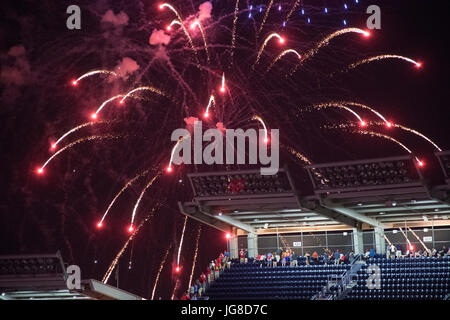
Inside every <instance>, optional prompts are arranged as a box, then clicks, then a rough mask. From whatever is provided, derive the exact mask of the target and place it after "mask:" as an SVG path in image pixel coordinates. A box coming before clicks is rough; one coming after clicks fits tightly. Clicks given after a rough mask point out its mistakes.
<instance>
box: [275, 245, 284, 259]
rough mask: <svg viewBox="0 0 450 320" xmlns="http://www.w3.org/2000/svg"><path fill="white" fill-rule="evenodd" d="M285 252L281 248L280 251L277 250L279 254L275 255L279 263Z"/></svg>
mask: <svg viewBox="0 0 450 320" xmlns="http://www.w3.org/2000/svg"><path fill="white" fill-rule="evenodd" d="M282 252H283V249H282V248H281V247H280V248H279V249H277V252H276V254H275V258H277V262H280V261H281V253H282Z"/></svg>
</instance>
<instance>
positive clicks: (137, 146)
mask: <svg viewBox="0 0 450 320" xmlns="http://www.w3.org/2000/svg"><path fill="white" fill-rule="evenodd" d="M202 2H203V1H184V0H183V1H173V2H172V3H173V4H174V5H176V6H177V8H179V10H180V12H181V13H182V14H183V17H189V16H190V15H192V14H195V13H196V12H197V11H198V6H199V5H200V4H201V3H202ZM245 2H246V1H241V9H244V7H246V5H245ZM267 2H268V1H250V2H249V3H252V4H253V5H254V6H255V7H256V6H257V5H258V4H260V3H267ZM293 2H294V1H281V3H282V6H283V10H284V11H283V12H284V14H286V11H287V10H288V8H290V7H291V5H292V3H293ZM344 2H345V1H305V2H304V7H305V8H306V9H307V12H308V14H309V12H313V13H311V14H310V15H309V16H310V17H311V19H312V22H311V24H309V25H308V24H306V23H305V17H302V16H301V15H300V13H299V9H297V10H296V12H295V13H294V15H293V17H292V18H291V22H289V23H288V25H287V27H286V28H284V29H283V28H281V23H282V19H281V18H280V16H283V14H281V15H280V14H279V13H278V12H277V11H276V10H275V9H273V13H271V14H270V15H269V19H268V21H267V24H266V27H265V28H264V29H263V33H262V34H268V33H270V32H272V31H276V32H280V33H281V32H282V33H283V34H284V35H286V38H287V39H288V47H292V48H296V49H298V50H299V51H302V52H303V51H306V50H308V49H309V48H311V47H312V46H313V45H314V44H315V43H317V42H318V41H320V39H322V38H323V37H324V36H325V35H327V34H329V33H331V32H333V31H335V30H337V29H340V28H342V27H343V25H342V19H343V18H345V19H346V20H347V21H348V24H349V25H348V26H351V27H361V28H365V26H364V21H365V19H366V18H367V15H366V14H365V8H367V6H368V5H371V4H378V5H379V6H380V7H381V30H373V31H372V35H371V37H370V38H369V39H361V37H360V36H355V35H345V36H342V37H339V38H336V39H333V40H332V41H331V42H330V44H329V45H328V46H326V47H324V48H323V49H321V50H320V51H319V52H318V53H317V55H316V56H314V57H313V58H311V59H310V61H309V62H308V64H305V66H304V68H303V67H302V68H301V70H300V71H299V72H297V73H296V74H295V75H294V76H292V77H287V76H285V75H286V74H287V73H288V71H289V70H290V66H292V63H293V62H294V60H293V59H291V58H287V59H285V60H283V61H281V62H279V63H278V64H277V65H276V67H275V68H274V69H273V70H271V71H270V72H269V73H265V69H264V67H263V66H258V68H257V71H255V72H251V71H250V69H249V66H250V65H251V64H252V62H253V60H254V58H255V56H256V52H257V50H258V48H259V46H260V43H261V41H262V40H261V37H260V38H259V40H258V41H256V39H255V25H254V24H253V22H252V21H255V22H256V27H258V26H259V23H260V21H261V14H260V15H256V18H255V20H253V19H248V18H247V15H248V13H247V12H245V13H241V14H240V15H239V20H238V28H237V34H238V36H237V44H236V52H235V56H234V59H235V60H234V65H233V67H231V65H230V51H229V50H230V49H229V44H230V39H231V36H230V32H231V31H230V30H231V27H232V14H233V10H234V3H235V2H234V1H219V0H215V1H212V4H213V11H212V17H211V18H209V19H207V20H205V22H204V26H205V27H206V34H207V37H208V41H209V44H210V52H211V60H212V63H211V65H208V66H207V68H206V67H205V69H202V71H201V72H199V71H198V69H197V67H196V65H195V63H194V62H193V61H194V58H193V55H192V52H191V51H190V50H189V47H188V46H187V44H186V40H185V38H184V37H183V35H182V33H181V32H177V33H176V34H174V35H172V38H171V40H170V44H168V45H150V44H149V37H150V35H151V34H152V32H153V31H154V30H156V29H163V28H164V27H165V26H166V25H167V24H168V23H169V22H170V21H171V20H172V19H173V15H171V14H170V13H169V12H167V11H164V12H160V11H159V10H158V9H157V3H159V2H156V1H138V0H131V1H125V0H123V1H112V0H110V1H108V0H101V1H39V2H36V1H22V0H20V1H10V0H6V1H2V2H1V4H0V12H1V13H0V23H1V28H0V65H1V70H0V99H1V100H0V101H1V105H0V120H1V124H2V125H1V127H0V132H1V140H0V143H1V147H2V151H3V152H2V157H1V165H2V170H1V177H2V181H3V183H2V185H1V187H0V188H1V194H2V196H1V197H0V254H27V253H53V252H55V251H56V250H60V251H61V252H62V254H63V257H64V260H65V261H66V262H68V263H70V264H78V265H80V266H81V268H82V277H83V278H85V279H87V278H96V279H101V278H102V277H103V274H104V273H105V271H106V269H107V268H108V266H109V264H110V263H111V261H112V259H113V258H114V257H115V255H116V254H117V252H118V251H119V250H120V248H121V247H122V245H123V243H124V242H125V241H126V239H127V238H128V236H129V235H128V234H127V232H126V226H128V225H129V223H130V222H129V220H130V214H131V211H132V209H133V206H134V203H135V201H136V199H137V198H138V197H139V195H140V193H141V191H142V188H143V187H144V186H145V184H146V183H147V181H148V180H149V178H151V175H148V176H146V177H145V178H142V179H140V180H139V181H138V183H136V184H134V185H133V186H132V187H131V188H130V189H129V190H128V191H127V192H125V193H124V194H123V196H122V197H121V198H120V200H118V201H117V203H116V205H115V206H114V208H113V210H111V215H110V216H109V218H108V220H106V223H105V227H104V228H103V229H102V230H101V231H98V230H96V228H95V224H96V222H97V221H98V219H99V217H101V215H102V214H103V212H104V210H105V209H106V207H107V206H108V204H109V203H110V201H111V200H112V199H113V197H114V196H115V195H116V194H117V192H118V191H119V190H120V189H121V188H122V187H123V186H124V185H125V183H127V181H129V180H130V179H131V178H133V177H134V176H135V175H136V174H138V173H139V172H142V171H143V170H146V169H150V170H151V171H152V172H156V171H157V170H158V169H157V168H164V166H165V165H166V164H167V161H168V157H169V155H170V149H171V147H172V146H173V142H170V133H171V131H172V130H174V129H175V128H179V127H184V126H185V125H186V120H184V119H185V118H188V117H190V116H193V117H198V116H199V115H200V114H201V113H202V109H203V108H204V105H205V101H206V102H207V101H208V97H209V95H210V92H211V90H214V89H216V87H217V84H218V83H219V82H218V81H220V76H221V74H222V72H225V73H226V75H227V79H229V83H230V84H229V89H230V90H229V94H230V98H229V99H230V100H228V101H226V102H221V103H219V106H217V108H216V109H214V110H213V112H215V116H217V119H216V122H219V121H220V122H223V124H224V125H225V127H227V128H228V127H230V128H231V127H237V126H240V127H242V128H248V127H251V126H253V127H255V123H252V122H251V121H249V120H248V119H249V118H251V115H252V114H255V113H256V114H259V115H261V117H262V118H263V119H265V120H266V122H267V123H268V124H269V127H271V128H280V136H281V143H283V144H285V145H291V146H293V147H294V148H296V149H297V150H299V151H300V152H302V153H303V154H305V155H307V156H308V158H310V159H311V161H312V162H316V163H320V162H331V161H340V160H354V159H365V158H371V157H389V156H396V155H403V154H405V151H404V150H403V149H401V148H399V147H398V146H397V145H395V144H392V143H391V142H388V141H386V140H384V139H379V138H370V137H367V136H363V135H358V134H352V133H349V132H343V131H340V130H336V129H325V128H323V126H324V125H330V124H339V123H345V122H349V121H353V118H352V117H351V115H350V116H349V115H348V114H343V113H342V111H335V110H326V111H311V110H308V111H305V110H304V111H301V112H299V111H298V107H299V106H307V105H310V104H312V103H317V102H321V101H329V100H333V99H334V100H337V99H340V100H355V101H359V102H362V103H366V104H367V105H370V106H372V107H374V108H375V109H377V110H378V111H379V112H381V113H382V114H384V115H385V116H386V117H387V118H388V119H389V120H392V121H393V122H396V123H401V124H403V125H405V126H408V127H410V128H414V129H416V130H418V131H420V132H422V133H424V134H425V135H427V136H428V137H430V138H431V139H433V140H434V141H435V142H437V144H438V145H440V146H441V148H443V149H444V150H446V149H448V143H449V141H448V124H449V120H450V117H449V111H448V110H447V108H448V101H449V90H448V88H449V76H448V71H449V64H448V49H447V47H448V36H447V31H448V26H447V23H448V18H447V13H448V12H449V9H450V8H449V2H448V1H445V0H439V1H432V2H431V1H429V2H426V1H416V0H414V1H406V0H401V1H399V0H395V1H365V0H360V1H359V4H358V5H355V3H354V1H350V0H349V1H347V3H348V4H349V7H350V8H349V10H348V12H344V11H343V10H342V6H343V3H344ZM276 3H277V4H278V2H276ZM71 4H78V5H79V6H80V7H81V10H82V29H81V30H73V31H71V30H68V29H67V28H66V19H67V16H68V15H67V14H66V8H67V6H69V5H71ZM325 7H328V8H330V13H329V14H328V15H327V16H325V15H324V14H323V13H320V11H321V10H322V11H323V8H325ZM333 8H335V9H333ZM108 10H112V15H110V17H114V19H115V20H114V23H113V22H108V21H106V22H105V21H104V22H101V20H102V18H104V17H105V15H106V13H107V12H108ZM308 10H310V11H308ZM120 12H123V13H124V14H125V15H126V17H127V18H126V19H124V16H123V15H122V16H121V15H120V14H119V13H120ZM308 14H307V15H308ZM226 15H228V16H227V17H225V18H223V19H222V20H220V21H219V22H218V19H219V17H224V16H226ZM194 41H195V44H196V46H197V47H199V48H201V46H202V41H201V37H199V36H197V37H195V38H194ZM214 45H217V46H214ZM225 45H226V46H225ZM278 52H279V51H277V48H276V46H274V45H271V46H268V48H267V50H266V52H265V54H264V55H263V56H262V59H261V63H260V64H261V65H268V64H269V63H270V61H271V60H270V57H272V58H273V57H275V55H276V54H278ZM384 53H391V54H398V55H404V56H407V57H411V58H412V59H414V60H418V61H420V62H422V63H423V67H422V68H421V69H416V68H415V67H414V66H413V65H411V64H409V63H406V62H404V61H398V60H395V61H393V60H384V61H378V62H373V63H370V64H366V65H362V66H360V67H358V68H357V69H355V70H353V71H350V72H347V73H342V72H339V71H340V70H342V69H343V68H344V67H345V66H346V65H348V64H349V63H352V62H355V61H357V60H360V59H362V58H365V57H369V56H373V55H378V54H384ZM165 55H166V56H165ZM167 56H169V57H170V62H171V65H170V64H169V63H168V62H167V61H168V60H167V59H166V58H167ZM124 57H129V58H131V59H132V60H133V61H135V62H136V64H137V65H138V68H137V70H135V71H130V72H129V73H125V74H124V76H123V77H122V78H121V79H119V80H117V81H114V80H110V79H108V78H107V77H104V76H100V77H92V78H89V79H85V80H83V82H80V84H79V86H77V88H73V87H72V86H71V85H70V81H71V80H72V79H74V78H76V77H78V76H80V75H82V74H83V73H85V72H87V71H90V70H94V69H97V68H100V69H108V70H112V69H114V68H117V67H118V66H119V65H121V66H122V67H123V68H127V67H129V65H128V64H126V63H125V62H124V60H123V58H124ZM199 60H200V61H201V64H202V66H206V63H205V53H204V52H203V50H201V51H199ZM171 68H173V69H175V70H176V71H177V74H178V75H177V76H174V73H173V70H172V69H171ZM333 72H337V74H336V75H334V76H333V77H330V73H333ZM181 78H182V79H184V80H185V81H186V83H188V84H189V86H190V87H191V90H192V91H193V92H194V93H195V94H191V93H190V92H189V90H188V89H187V87H186V86H184V85H183V84H181V80H180V79H181ZM147 83H152V84H153V85H154V86H156V87H158V88H162V89H163V90H166V91H168V92H170V94H171V95H172V96H173V97H174V98H175V99H176V102H173V101H170V99H168V98H165V97H160V96H151V95H147V94H143V95H142V97H140V99H136V100H130V101H129V102H128V101H127V106H126V107H125V108H122V109H121V108H118V107H116V106H113V107H111V108H109V109H106V110H105V112H104V114H102V116H103V117H104V118H105V120H106V119H107V120H114V121H111V122H108V123H104V124H98V125H96V126H92V127H90V128H88V129H86V130H85V131H82V130H80V132H78V133H77V134H76V135H74V137H71V138H70V139H68V141H69V140H70V141H74V140H76V139H78V138H81V137H85V136H89V135H104V134H107V133H108V134H111V135H113V136H117V137H118V138H116V139H110V140H105V141H101V142H92V143H83V144H80V145H79V146H76V147H74V148H73V149H71V150H70V151H68V152H66V153H64V154H61V156H60V157H58V158H57V159H55V160H54V161H53V162H51V164H50V165H49V167H48V168H46V171H45V174H44V175H42V176H37V175H36V174H35V170H36V167H37V166H39V165H41V164H42V163H43V162H44V161H45V160H46V159H47V158H48V157H49V155H50V154H51V152H50V151H49V145H50V143H51V142H52V141H54V139H55V138H57V137H59V136H60V135H61V134H62V133H63V132H65V131H66V130H69V129H70V128H73V127H74V126H76V125H78V124H81V123H84V122H86V121H89V114H90V112H92V111H93V110H95V108H97V107H98V106H99V105H100V104H101V102H103V101H104V100H106V99H107V98H109V97H111V96H113V95H116V94H118V93H121V92H126V91H127V90H129V89H130V88H134V87H137V86H140V85H146V84H147ZM194 96H195V97H194ZM231 96H232V97H231ZM231 100H232V102H230V101H231ZM102 120H103V119H102ZM212 127H215V124H212ZM381 132H384V133H387V132H386V131H383V129H381ZM393 136H395V138H397V139H399V140H400V141H402V142H403V143H405V145H408V146H409V147H410V148H411V149H412V150H413V151H414V153H415V154H416V155H417V156H418V157H419V158H421V159H424V161H425V162H426V164H427V165H426V167H425V168H424V169H423V170H424V174H425V176H426V178H427V179H428V180H430V181H433V182H442V181H441V179H442V177H441V174H440V172H439V168H438V167H437V162H436V160H435V159H434V156H433V152H434V150H433V148H432V146H430V145H429V144H428V143H426V142H424V141H423V140H421V139H420V138H418V137H414V136H411V135H410V134H405V133H401V132H398V131H396V132H395V134H393ZM284 164H286V165H288V167H289V168H290V169H291V171H293V172H295V174H294V176H295V180H296V186H297V187H298V188H299V189H300V190H301V191H302V192H304V193H309V192H311V186H310V185H309V180H308V177H307V175H306V174H305V172H304V171H303V170H301V169H300V170H297V168H299V167H300V166H301V165H302V163H301V162H300V161H299V160H298V159H294V158H293V157H292V156H291V155H289V154H288V153H286V152H283V151H281V165H284ZM213 169H223V168H220V166H213V167H212V168H211V167H205V166H186V165H185V166H181V167H179V168H175V170H174V171H175V172H174V173H173V174H172V175H171V176H166V175H163V176H162V178H160V179H158V180H157V181H156V182H155V184H154V186H152V187H151V188H149V190H148V192H147V193H146V194H145V197H144V198H143V201H142V204H141V206H140V209H139V211H138V215H137V223H136V224H138V223H139V222H140V221H141V220H142V219H143V218H144V217H145V216H147V215H148V214H149V213H150V212H151V210H152V208H157V210H156V211H155V214H154V217H153V218H151V219H150V220H149V221H148V222H147V223H146V224H145V225H144V227H143V229H142V230H141V231H140V233H139V234H138V235H137V237H136V239H135V240H134V241H133V242H132V243H131V244H130V246H129V247H128V249H127V250H126V251H125V253H124V255H123V256H122V258H121V259H120V263H119V266H120V267H119V275H120V287H121V288H123V289H125V290H128V291H130V292H132V293H135V294H138V295H141V296H143V297H146V298H149V297H150V295H151V291H152V289H153V284H154V279H155V276H156V273H157V270H158V268H159V266H160V260H161V258H162V257H163V256H164V253H165V252H166V250H167V248H169V247H170V246H171V248H172V249H171V250H170V251H169V252H170V253H169V256H168V259H167V266H166V267H165V268H164V269H163V273H162V274H161V279H160V285H159V286H158V290H157V293H156V297H159V296H161V297H162V298H164V299H167V298H170V295H171V293H172V290H173V286H174V283H175V276H174V274H173V270H172V268H173V266H174V265H175V263H176V256H177V251H178V246H179V239H180V234H181V229H182V226H183V222H184V217H183V216H182V215H181V214H180V213H179V212H178V208H177V201H190V200H191V199H192V192H191V190H190V186H189V183H188V180H187V177H186V173H188V172H195V171H205V170H213ZM198 228H199V224H198V223H197V222H196V221H192V220H189V221H188V225H187V228H186V233H185V240H184V247H183V251H182V259H181V265H182V266H183V272H182V273H181V274H182V276H181V277H182V278H181V279H182V282H181V283H182V285H181V288H182V289H184V288H185V287H186V286H187V281H188V278H189V274H190V271H191V266H192V260H193V255H194V249H195V239H196V236H197V232H198ZM225 248H226V242H225V239H224V235H223V234H222V233H221V232H218V231H217V230H214V229H212V228H210V227H206V226H203V228H202V233H201V238H200V247H199V256H198V262H197V269H196V272H195V276H198V275H199V272H200V270H202V269H204V268H206V265H207V263H208V261H210V260H211V259H212V258H215V257H216V256H217V255H218V254H219V252H220V251H221V250H224V249H225ZM129 261H132V268H131V269H128V266H129ZM109 283H111V284H114V283H115V278H114V275H113V276H112V277H111V281H110V282H109ZM182 289H180V291H179V292H178V295H180V294H181V292H182Z"/></svg>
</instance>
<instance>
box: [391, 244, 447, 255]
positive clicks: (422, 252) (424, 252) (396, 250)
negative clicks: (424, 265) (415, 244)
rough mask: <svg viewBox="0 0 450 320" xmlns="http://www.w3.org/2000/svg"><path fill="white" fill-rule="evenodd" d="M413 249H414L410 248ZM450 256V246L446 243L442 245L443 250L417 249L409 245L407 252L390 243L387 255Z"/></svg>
mask: <svg viewBox="0 0 450 320" xmlns="http://www.w3.org/2000/svg"><path fill="white" fill-rule="evenodd" d="M410 249H412V250H410ZM446 256H450V248H447V247H446V246H445V245H443V246H442V248H441V250H438V249H436V248H432V249H428V248H427V249H425V250H418V251H415V250H414V248H411V247H409V248H408V250H406V252H405V253H403V252H402V250H401V247H400V246H395V245H394V244H391V245H388V246H387V249H386V257H387V258H406V257H410V258H412V257H436V258H439V257H446Z"/></svg>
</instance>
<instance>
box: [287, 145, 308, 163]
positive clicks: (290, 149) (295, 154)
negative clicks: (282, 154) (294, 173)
mask: <svg viewBox="0 0 450 320" xmlns="http://www.w3.org/2000/svg"><path fill="white" fill-rule="evenodd" d="M280 146H281V147H282V148H283V147H284V148H286V149H287V150H288V151H289V152H290V153H292V154H293V155H294V156H296V157H297V158H299V159H300V160H302V161H303V162H304V163H306V164H307V165H312V162H311V160H309V159H308V158H307V157H306V156H304V155H303V154H301V153H300V152H298V151H297V150H295V149H294V148H291V147H289V146H284V145H280Z"/></svg>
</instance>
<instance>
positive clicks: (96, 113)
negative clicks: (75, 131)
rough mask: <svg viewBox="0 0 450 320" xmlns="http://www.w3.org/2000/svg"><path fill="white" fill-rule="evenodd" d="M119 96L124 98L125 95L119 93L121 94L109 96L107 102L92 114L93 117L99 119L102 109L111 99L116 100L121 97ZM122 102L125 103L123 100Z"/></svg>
mask: <svg viewBox="0 0 450 320" xmlns="http://www.w3.org/2000/svg"><path fill="white" fill-rule="evenodd" d="M119 98H124V95H123V94H119V95H117V96H114V97H112V98H109V99H108V100H106V101H105V102H103V103H102V104H101V105H100V107H99V108H98V109H97V111H95V112H94V113H93V114H92V115H91V118H93V119H97V117H98V114H99V113H100V111H102V109H103V108H104V107H105V106H106V105H107V104H108V103H110V102H111V101H114V100H116V99H119ZM120 103H123V102H122V100H121V101H120Z"/></svg>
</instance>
